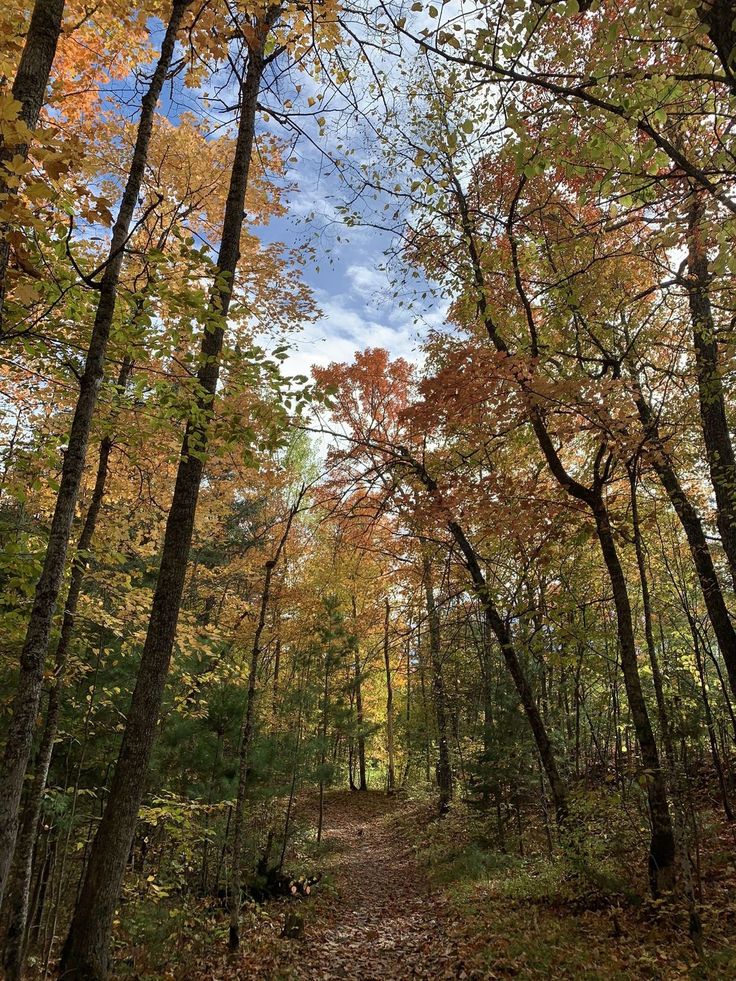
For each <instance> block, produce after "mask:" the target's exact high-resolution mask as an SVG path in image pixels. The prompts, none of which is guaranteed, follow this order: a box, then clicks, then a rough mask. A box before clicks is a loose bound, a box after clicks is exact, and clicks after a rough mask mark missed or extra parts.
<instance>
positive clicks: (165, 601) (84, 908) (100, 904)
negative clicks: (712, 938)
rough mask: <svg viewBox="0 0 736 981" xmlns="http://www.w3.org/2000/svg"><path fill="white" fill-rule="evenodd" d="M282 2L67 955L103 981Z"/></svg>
mask: <svg viewBox="0 0 736 981" xmlns="http://www.w3.org/2000/svg"><path fill="white" fill-rule="evenodd" d="M279 9H280V8H278V7H271V8H269V10H268V11H267V13H266V15H265V17H264V19H263V21H261V22H259V23H258V25H257V26H256V29H255V31H254V33H255V35H256V36H257V41H255V42H254V46H253V47H252V48H251V52H250V57H249V59H248V69H247V73H246V76H245V79H244V82H243V86H242V90H241V108H240V122H239V125H238V135H237V141H236V146H235V157H234V160H233V169H232V173H231V176H230V187H229V190H228V196H227V202H226V205H225V217H224V221H223V229H222V240H221V245H220V252H219V256H218V260H217V278H216V281H215V284H214V285H213V291H212V297H211V301H210V310H209V312H210V315H211V316H210V318H208V319H211V321H213V323H208V326H207V329H206V330H205V332H204V334H203V337H202V343H201V353H200V369H199V372H198V375H197V381H198V387H199V392H200V394H199V395H198V398H197V405H196V410H195V411H194V412H193V413H192V416H191V417H190V419H189V421H188V423H187V427H186V432H185V436H184V442H183V445H182V451H181V457H180V460H179V467H178V472H177V476H176V483H175V486H174V496H173V499H172V502H171V508H170V510H169V515H168V519H167V522H166V531H165V535H164V544H163V550H162V554H161V566H160V568H159V573H158V578H157V582H156V589H155V592H154V596H153V604H152V608H151V616H150V620H149V624H148V632H147V635H146V641H145V644H144V647H143V653H142V655H141V662H140V667H139V669H138V677H137V680H136V685H135V689H134V691H133V697H132V700H131V704H130V709H129V711H128V716H127V724H126V727H125V733H124V735H123V742H122V745H121V747H120V753H119V755H118V760H117V765H116V767H115V774H114V776H113V779H112V784H111V787H110V793H109V796H108V800H107V806H106V807H105V812H104V814H103V816H102V819H101V821H100V825H99V828H98V830H97V834H96V835H95V840H94V842H93V845H92V849H91V852H90V857H89V863H88V866H87V870H86V874H85V877H84V883H83V886H82V890H81V893H80V896H79V902H78V903H77V907H76V909H75V911H74V916H73V919H72V923H71V926H70V929H69V935H68V937H67V941H66V944H65V946H64V951H63V954H62V962H61V973H62V976H63V977H64V978H65V979H66V981H97V979H103V978H105V977H106V976H107V960H108V945H109V940H110V931H111V928H112V920H113V915H114V912H115V905H116V903H117V899H118V896H119V893H120V887H121V884H122V879H123V873H124V872H125V866H126V862H127V858H128V855H129V853H130V847H131V843H132V840H133V835H134V832H135V825H136V819H137V816H138V809H139V807H140V803H141V799H142V796H143V789H144V779H143V777H144V775H145V774H146V772H147V770H148V764H149V761H150V757H151V750H152V748H153V743H154V739H155V735H156V728H157V725H158V719H159V714H160V711H161V701H162V698H163V692H164V686H165V683H166V676H167V674H168V669H169V663H170V660H171V653H172V650H173V646H174V639H175V636H176V625H177V620H178V617H179V609H180V606H181V599H182V593H183V589H184V579H185V575H186V567H187V559H188V557H189V549H190V546H191V541H192V531H193V528H194V518H195V514H196V509H197V499H198V496H199V484H200V480H201V478H202V472H203V469H204V459H205V454H206V451H207V441H208V420H209V418H210V417H211V413H212V403H213V401H214V396H215V392H216V389H217V380H218V377H219V367H220V354H221V351H222V344H223V339H224V333H225V323H226V318H227V311H228V308H229V305H230V299H231V296H232V287H233V279H234V274H235V270H236V267H237V262H238V258H239V254H240V235H241V231H242V227H243V217H244V211H243V208H244V205H245V193H246V188H247V185H248V174H249V171H250V163H251V157H252V149H253V140H254V132H255V115H256V107H257V103H258V92H259V88H260V82H261V76H262V73H263V69H264V66H265V59H264V55H263V48H264V45H265V42H266V38H267V36H268V33H269V32H270V29H271V27H272V26H273V24H274V23H275V21H276V18H277V17H278V14H279Z"/></svg>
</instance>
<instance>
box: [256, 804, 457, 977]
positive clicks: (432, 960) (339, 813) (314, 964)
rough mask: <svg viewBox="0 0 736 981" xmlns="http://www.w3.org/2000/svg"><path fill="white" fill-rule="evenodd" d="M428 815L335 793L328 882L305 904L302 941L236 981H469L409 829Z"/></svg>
mask: <svg viewBox="0 0 736 981" xmlns="http://www.w3.org/2000/svg"><path fill="white" fill-rule="evenodd" d="M422 813H423V814H424V817H423V818H422V817H421V816H420V813H419V812H417V810H416V809H415V808H412V807H409V806H408V805H406V804H405V802H403V801H402V800H401V798H400V797H398V798H390V797H387V796H386V795H385V794H383V793H378V792H368V793H352V794H350V793H344V794H331V795H330V796H329V797H328V798H327V800H326V807H325V826H324V831H323V840H324V842H325V844H326V845H328V846H329V848H328V852H327V854H326V856H325V860H324V863H323V868H324V872H325V877H326V879H327V881H328V883H329V885H328V886H327V887H326V888H324V889H320V890H318V894H317V895H316V896H315V897H314V900H313V901H309V902H306V903H303V904H302V905H301V907H300V910H299V911H300V912H303V913H304V939H303V940H300V941H286V940H282V941H281V942H280V944H279V945H278V953H276V952H274V953H276V958H275V959H274V960H275V963H274V961H271V963H270V964H268V965H267V964H264V963H263V962H261V964H260V965H258V964H257V963H254V960H253V954H255V953H256V952H255V951H253V952H251V956H248V955H246V962H247V963H246V964H243V966H242V969H243V973H241V974H239V975H238V976H240V977H243V978H244V977H257V978H263V979H274V981H275V979H279V981H280V979H284V981H286V979H289V981H291V979H294V981H296V979H304V981H316V979H320V981H336V979H359V981H380V979H408V978H433V979H435V981H444V979H450V978H467V977H469V975H468V974H467V973H466V972H465V970H464V967H463V964H462V960H461V957H460V954H459V951H458V949H457V947H456V946H455V945H454V944H453V943H452V941H451V940H450V939H449V938H448V934H447V932H446V923H447V917H448V911H447V908H446V901H445V900H444V899H443V898H442V896H441V895H438V894H437V893H434V892H432V890H431V888H430V886H429V884H428V882H427V879H426V877H425V876H424V874H423V872H422V870H421V869H420V868H419V866H418V864H417V861H416V859H415V856H414V853H413V849H412V846H411V842H410V834H409V829H410V825H411V822H412V821H416V820H420V819H423V820H426V812H422ZM293 908H296V907H295V906H294V907H293ZM246 943H247V941H246ZM256 957H257V954H256ZM269 960H270V958H269Z"/></svg>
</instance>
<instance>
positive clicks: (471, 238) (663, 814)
mask: <svg viewBox="0 0 736 981" xmlns="http://www.w3.org/2000/svg"><path fill="white" fill-rule="evenodd" d="M524 180H525V178H522V182H521V183H520V185H519V191H518V192H517V195H518V193H520V192H521V189H522V187H523V183H524ZM454 188H455V196H456V200H457V202H458V207H459V210H460V216H461V224H462V229H463V232H464V235H465V239H466V242H467V247H468V251H469V257H470V261H471V266H472V269H473V281H474V284H475V286H476V289H477V301H476V303H477V309H478V314H479V316H480V318H481V321H482V323H483V326H484V328H485V331H486V333H487V335H488V338H489V340H490V342H491V343H492V344H493V346H494V348H495V350H496V351H497V352H498V353H499V354H501V355H505V356H506V357H509V356H510V355H511V352H510V349H509V346H508V344H507V342H506V340H505V338H504V337H503V336H502V334H501V332H500V331H499V329H498V326H497V324H496V323H495V321H494V319H493V317H492V315H491V310H490V307H489V304H488V299H487V297H488V293H487V285H486V280H485V273H484V271H483V266H482V263H481V261H480V254H479V252H478V249H477V245H476V235H475V228H474V227H473V223H472V220H471V216H470V212H469V209H468V203H467V199H466V197H465V193H464V191H463V188H462V186H461V185H460V183H459V181H458V180H457V179H455V181H454ZM515 200H516V199H515ZM512 219H513V209H512V212H511V217H510V219H509V222H508V237H509V241H510V244H511V250H512V255H514V256H516V251H515V242H514V238H513V232H512ZM514 265H515V280H516V289H517V292H518V294H519V299H520V300H521V301H522V303H523V305H524V309H525V311H526V319H527V325H528V328H529V340H530V350H531V354H532V356H533V357H536V356H537V355H538V353H539V351H538V339H537V332H536V325H535V323H534V315H533V311H532V307H531V304H530V303H529V298H528V297H527V295H526V292H525V289H524V284H523V281H522V278H521V274H520V270H519V268H518V264H517V262H516V259H515V260H514ZM518 387H519V390H520V393H521V395H522V397H523V398H524V400H525V402H526V404H527V411H528V415H529V421H530V423H531V426H532V429H533V431H534V435H535V436H536V438H537V443H538V444H539V448H540V450H541V452H542V455H543V456H544V459H545V461H546V463H547V467H548V469H549V470H550V472H551V473H552V476H553V477H554V478H555V480H556V481H557V483H558V484H559V485H560V487H561V488H562V489H563V490H564V491H565V492H566V493H567V494H569V495H570V496H571V497H573V498H574V499H576V500H578V501H580V502H581V503H583V504H585V505H586V506H587V507H588V508H589V510H590V512H591V513H592V515H593V518H594V520H595V524H596V530H597V533H598V542H599V545H600V549H601V553H602V556H603V560H604V563H605V566H606V570H607V572H608V577H609V580H610V582H611V588H612V590H613V596H614V604H615V608H616V624H617V632H618V640H619V647H620V650H621V667H622V671H623V675H624V684H625V687H626V694H627V696H628V699H629V706H630V709H631V717H632V721H633V723H634V728H635V730H636V735H637V739H638V740H639V747H640V749H641V754H642V761H643V763H644V766H645V768H646V771H647V775H646V776H647V797H648V801H649V812H650V819H651V823H652V837H651V840H650V848H649V862H648V866H649V883H650V887H651V890H652V893H653V894H654V895H655V896H656V895H659V894H660V893H661V892H664V891H667V890H669V889H670V888H671V887H672V885H673V884H674V861H675V838H674V832H673V829H672V820H671V817H670V812H669V804H668V801H667V792H666V787H665V782H664V776H663V774H662V771H661V768H660V765H659V753H658V751H657V743H656V740H655V738H654V733H653V731H652V726H651V722H650V719H649V713H648V711H647V706H646V702H645V700H644V696H643V693H642V689H641V679H640V677H639V666H638V662H637V655H636V642H635V639H634V627H633V621H632V616H631V604H630V602H629V595H628V590H627V586H626V579H625V577H624V574H623V570H622V568H621V563H620V560H619V557H618V552H617V549H616V543H615V539H614V536H613V530H612V528H611V523H610V516H609V514H608V509H607V507H606V504H605V500H604V498H603V486H604V484H603V479H602V478H601V477H600V475H599V473H598V467H599V465H600V464H601V463H602V458H603V455H604V451H605V444H601V447H600V449H599V452H598V454H597V456H596V463H595V472H594V478H593V486H592V487H586V486H585V485H583V484H581V483H580V482H579V481H577V480H575V479H574V478H573V477H572V476H571V475H570V474H569V473H568V472H567V470H566V469H565V466H564V464H563V462H562V460H561V459H560V456H559V454H558V452H557V450H556V448H555V446H554V443H553V441H552V438H551V436H550V434H549V431H548V429H547V423H546V419H545V417H544V414H543V412H542V410H541V409H540V407H539V405H538V403H537V401H536V400H535V399H534V397H533V392H532V390H531V388H530V387H529V385H528V383H527V382H526V381H525V380H519V381H518ZM502 647H503V645H502ZM542 760H543V762H544V757H543V758H542Z"/></svg>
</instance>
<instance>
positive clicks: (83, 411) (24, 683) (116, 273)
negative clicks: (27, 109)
mask: <svg viewBox="0 0 736 981" xmlns="http://www.w3.org/2000/svg"><path fill="white" fill-rule="evenodd" d="M188 2H189V0H177V2H176V3H175V4H174V7H173V10H172V13H171V18H170V20H169V24H168V26H167V29H166V35H165V37H164V40H163V43H162V45H161V56H160V58H159V61H158V64H157V65H156V69H155V71H154V73H153V77H152V79H151V83H150V85H149V87H148V91H147V92H146V94H145V96H144V97H143V101H142V105H141V116H140V120H139V123H138V133H137V137H136V143H135V148H134V150H133V158H132V161H131V165H130V172H129V174H128V180H127V183H126V185H125V190H124V192H123V197H122V200H121V203H120V210H119V212H118V217H117V220H116V222H115V226H114V228H113V233H112V242H111V246H110V252H109V255H108V262H107V265H106V267H105V272H104V275H103V278H102V283H101V286H100V298H99V303H98V306H97V311H96V314H95V322H94V326H93V328H92V336H91V339H90V344H89V349H88V351H87V359H86V364H85V369H84V373H83V375H82V378H81V381H80V386H79V397H78V400H77V404H76V408H75V410H74V418H73V420H72V425H71V431H70V433H69V443H68V448H67V451H66V453H65V455H64V464H63V467H62V471H61V481H60V484H59V491H58V494H57V498H56V506H55V509H54V515H53V518H52V521H51V529H50V532H49V541H48V546H47V549H46V556H45V560H44V564H43V570H42V572H41V576H40V578H39V580H38V583H37V585H36V591H35V596H34V600H33V606H32V608H31V616H30V620H29V623H28V628H27V632H26V637H25V642H24V645H23V651H22V653H21V659H20V676H19V679H18V685H17V689H16V693H15V698H14V702H13V713H12V718H11V722H10V728H9V732H8V738H7V741H6V744H5V753H4V756H3V761H2V765H1V766H0V902H1V901H2V897H3V894H4V891H5V884H6V882H7V877H8V873H9V870H10V863H11V860H12V856H13V849H14V847H15V838H16V834H17V827H18V808H19V804H20V795H21V788H22V786H23V779H24V777H25V773H26V768H27V766H28V759H29V756H30V753H31V745H32V742H33V728H34V725H35V723H36V716H37V714H38V703H39V698H40V695H41V686H42V683H43V670H44V661H45V658H46V650H47V648H48V643H49V636H50V633H51V625H52V622H53V617H54V611H55V609H56V604H57V601H58V598H59V590H60V589H61V582H62V577H63V574H64V565H65V563H66V555H67V550H68V546H69V534H70V532H71V527H72V522H73V520H74V513H75V509H76V504H77V496H78V494H79V485H80V482H81V479H82V473H83V471H84V465H85V460H86V455H87V443H88V440H89V433H90V427H91V424H92V416H93V414H94V410H95V406H96V404H97V395H98V391H99V388H100V383H101V381H102V376H103V372H104V366H105V353H106V351H107V342H108V338H109V336H110V329H111V327H112V321H113V315H114V313H115V301H116V297H117V287H118V280H119V278H120V268H121V266H122V261H123V247H124V245H125V242H126V240H127V237H128V232H129V229H130V224H131V221H132V219H133V213H134V210H135V207H136V205H137V203H138V195H139V192H140V188H141V184H142V181H143V174H144V169H145V164H146V159H147V156H148V146H149V143H150V138H151V133H152V131H153V118H154V113H155V109H156V104H157V102H158V98H159V95H160V93H161V89H162V87H163V84H164V80H165V78H166V75H167V73H168V70H169V66H170V65H171V59H172V56H173V53H174V46H175V43H176V34H177V31H178V29H179V26H180V24H181V20H182V17H183V15H184V11H185V9H186V6H187V4H188Z"/></svg>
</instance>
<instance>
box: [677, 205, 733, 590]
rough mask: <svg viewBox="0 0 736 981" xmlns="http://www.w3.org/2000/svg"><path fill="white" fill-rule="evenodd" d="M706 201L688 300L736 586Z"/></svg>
mask: <svg viewBox="0 0 736 981" xmlns="http://www.w3.org/2000/svg"><path fill="white" fill-rule="evenodd" d="M704 218H705V200H704V196H703V194H701V193H700V192H698V191H693V192H692V195H691V203H690V214H689V222H688V239H687V245H688V253H687V266H688V276H687V279H686V286H687V296H688V302H689V305H690V319H691V322H692V328H693V343H694V347H695V364H696V366H697V371H698V402H699V405H700V419H701V422H702V427H703V438H704V440H705V449H706V454H707V457H708V468H709V470H710V479H711V483H712V485H713V490H714V492H715V497H716V505H717V509H716V523H717V524H718V531H719V533H720V536H721V542H722V544H723V550H724V552H725V553H726V558H727V560H728V565H729V568H730V570H731V578H732V580H733V582H734V584H735V585H736V459H734V451H733V444H732V443H731V435H730V433H729V430H728V419H727V416H726V400H725V395H724V391H723V380H722V378H721V372H720V368H719V365H718V341H717V338H716V325H715V322H714V320H713V310H712V308H711V303H710V293H709V288H708V287H709V282H710V274H709V271H708V253H707V249H706V244H705V242H704V241H703V223H704Z"/></svg>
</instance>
